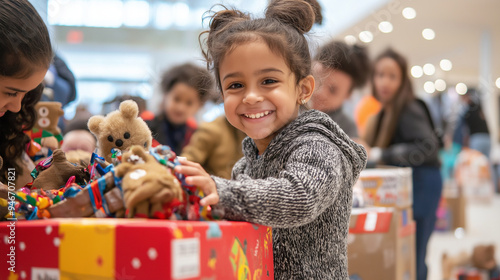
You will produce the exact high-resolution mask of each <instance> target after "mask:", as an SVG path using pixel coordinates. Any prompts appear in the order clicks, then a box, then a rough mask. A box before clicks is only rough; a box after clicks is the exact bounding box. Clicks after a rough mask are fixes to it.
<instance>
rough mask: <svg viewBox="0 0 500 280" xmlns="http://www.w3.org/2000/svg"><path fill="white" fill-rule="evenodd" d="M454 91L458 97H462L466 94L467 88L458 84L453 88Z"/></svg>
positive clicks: (462, 84)
mask: <svg viewBox="0 0 500 280" xmlns="http://www.w3.org/2000/svg"><path fill="white" fill-rule="evenodd" d="M455 91H456V92H457V93H458V94H460V95H464V94H466V93H467V86H466V85H465V84H464V83H458V84H457V85H456V86H455Z"/></svg>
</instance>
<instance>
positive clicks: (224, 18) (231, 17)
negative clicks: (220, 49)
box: [210, 5, 250, 32]
mask: <svg viewBox="0 0 500 280" xmlns="http://www.w3.org/2000/svg"><path fill="white" fill-rule="evenodd" d="M221 6H222V5H221ZM222 8H223V10H221V11H218V12H215V13H214V14H213V15H212V16H211V17H210V18H211V19H210V32H213V31H219V30H222V29H223V28H224V27H225V26H226V25H227V24H228V23H231V22H235V21H238V20H248V19H250V17H249V16H248V15H247V14H245V13H243V12H241V11H238V10H232V9H227V8H226V7H225V6H222Z"/></svg>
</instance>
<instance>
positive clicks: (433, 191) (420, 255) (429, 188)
mask: <svg viewBox="0 0 500 280" xmlns="http://www.w3.org/2000/svg"><path fill="white" fill-rule="evenodd" d="M442 188H443V182H442V178H441V173H440V169H439V167H426V166H421V167H413V216H414V219H415V222H416V224H417V231H416V234H415V235H416V236H415V237H416V249H417V250H416V251H417V252H416V259H417V267H416V271H417V280H426V279H427V265H426V263H425V256H426V254H427V243H428V242H429V238H430V237H431V234H432V232H433V231H434V224H435V223H436V210H437V208H438V204H439V200H440V198H441V191H442Z"/></svg>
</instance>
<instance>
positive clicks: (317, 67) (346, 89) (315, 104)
mask: <svg viewBox="0 0 500 280" xmlns="http://www.w3.org/2000/svg"><path fill="white" fill-rule="evenodd" d="M313 72H314V76H315V78H316V79H317V81H318V86H317V87H316V90H315V91H314V94H313V95H312V97H311V106H312V108H313V109H316V110H319V111H322V112H331V111H335V110H338V109H340V108H341V107H342V104H344V102H345V101H346V100H347V99H348V98H349V96H351V88H352V82H353V81H352V78H351V76H349V75H348V74H346V73H345V72H343V71H339V70H334V69H329V68H326V67H324V66H323V65H322V64H321V63H318V62H316V63H315V64H314V66H313Z"/></svg>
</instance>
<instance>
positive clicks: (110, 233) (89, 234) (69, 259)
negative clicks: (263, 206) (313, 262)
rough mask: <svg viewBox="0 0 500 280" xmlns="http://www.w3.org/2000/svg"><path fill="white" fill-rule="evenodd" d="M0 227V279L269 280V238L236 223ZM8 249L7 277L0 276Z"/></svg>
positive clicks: (70, 222)
mask: <svg viewBox="0 0 500 280" xmlns="http://www.w3.org/2000/svg"><path fill="white" fill-rule="evenodd" d="M12 232H13V234H14V240H15V244H12V245H10V244H8V240H9V236H10V235H11V231H10V228H9V227H8V223H6V222H2V223H0V236H1V238H2V240H3V241H4V242H1V244H2V245H1V246H0V248H1V250H0V251H1V252H2V254H1V256H0V261H1V266H0V279H175V280H178V279H273V278H274V266H273V247H272V230H271V229H270V228H268V227H263V226H256V225H253V224H249V223H244V222H190V221H165V220H141V219H92V218H89V219H50V220H37V221H19V222H16V223H15V229H14V230H13V231H12ZM10 246H15V248H14V249H15V257H14V259H15V273H14V272H11V271H9V270H8V268H9V267H10V265H11V264H9V263H8V261H9V259H8V258H9V256H8V255H7V253H3V252H9V250H10Z"/></svg>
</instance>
